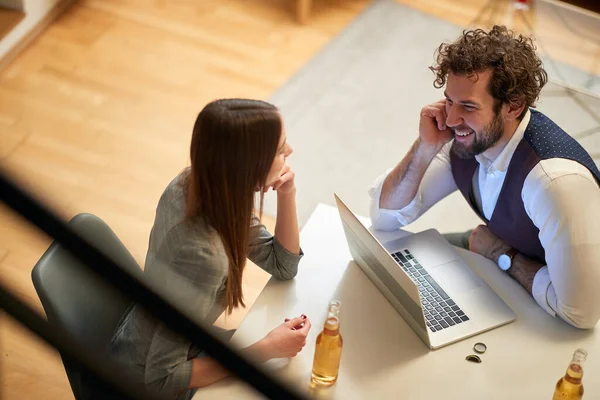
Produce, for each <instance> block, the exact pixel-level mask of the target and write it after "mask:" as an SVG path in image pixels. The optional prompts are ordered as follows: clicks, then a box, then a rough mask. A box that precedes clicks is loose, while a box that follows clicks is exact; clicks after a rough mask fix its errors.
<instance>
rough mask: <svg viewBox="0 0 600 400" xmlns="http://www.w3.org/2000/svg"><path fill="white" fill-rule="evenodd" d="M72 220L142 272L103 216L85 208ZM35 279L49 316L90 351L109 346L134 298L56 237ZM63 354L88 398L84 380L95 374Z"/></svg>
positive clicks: (79, 395)
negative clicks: (121, 290) (76, 257)
mask: <svg viewBox="0 0 600 400" xmlns="http://www.w3.org/2000/svg"><path fill="white" fill-rule="evenodd" d="M69 225H70V226H71V227H72V228H73V229H74V230H75V231H76V232H77V233H78V234H79V235H81V236H83V237H84V238H85V239H87V240H88V241H89V242H91V243H92V244H93V245H95V246H96V247H97V248H99V249H100V250H101V251H102V252H104V253H105V254H106V255H107V256H110V257H112V258H113V259H114V260H115V261H116V262H118V263H119V265H121V266H123V267H124V268H126V269H127V270H128V272H130V273H131V274H140V276H141V273H142V270H141V269H140V267H139V266H138V264H137V263H136V261H135V260H134V258H133V257H132V256H131V254H130V253H129V251H128V250H127V249H126V248H125V246H124V245H123V243H121V241H120V240H119V238H118V237H117V236H116V235H115V234H114V232H113V231H112V230H111V229H110V228H109V227H108V225H107V224H106V223H105V222H104V221H102V220H101V219H100V218H98V217H96V216H94V215H91V214H79V215H76V216H75V217H73V219H71V221H69ZM32 280H33V285H34V286H35V289H36V291H37V293H38V296H39V297H40V300H41V303H42V306H43V307H44V311H45V312H46V316H47V317H48V322H49V323H50V324H52V325H57V326H61V327H62V328H63V329H66V330H67V332H69V333H70V334H71V335H72V336H73V337H74V338H75V339H77V340H79V341H80V342H81V343H82V344H83V345H84V346H89V348H90V351H92V350H93V351H102V349H106V348H107V347H108V345H109V343H110V340H111V338H112V336H113V333H114V331H115V329H116V327H117V324H118V323H119V321H120V319H121V317H122V315H123V314H124V313H125V311H126V310H127V309H128V308H129V307H130V306H131V304H132V303H131V300H130V299H129V298H128V296H126V295H125V294H123V293H121V292H120V291H119V290H118V289H117V288H115V287H113V286H112V285H110V284H109V283H107V282H106V281H104V279H103V278H101V277H99V276H98V275H96V273H94V271H92V270H91V269H90V268H89V267H87V266H85V265H83V264H82V263H81V262H79V261H78V260H77V259H75V258H74V257H73V256H72V255H71V254H70V253H69V252H68V251H67V250H66V249H64V248H63V247H62V246H61V245H60V244H58V243H56V242H53V243H52V244H51V245H50V247H49V248H48V249H47V250H46V252H45V253H44V254H43V255H42V257H41V258H40V259H39V261H38V262H37V263H36V265H35V266H34V268H33V271H32ZM61 356H62V359H63V364H64V366H65V370H66V371H67V376H68V378H69V382H70V384H71V388H72V390H73V394H74V396H75V398H76V399H77V400H80V399H84V398H86V397H87V396H85V395H84V392H85V388H84V386H85V384H86V383H85V382H86V381H89V379H88V378H89V377H86V376H84V374H82V371H81V368H80V367H79V366H78V364H77V363H76V362H74V361H72V360H69V359H67V358H66V357H65V356H64V355H61Z"/></svg>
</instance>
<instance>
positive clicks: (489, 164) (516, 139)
mask: <svg viewBox="0 0 600 400" xmlns="http://www.w3.org/2000/svg"><path fill="white" fill-rule="evenodd" d="M530 117H531V111H529V109H527V112H526V113H525V116H524V117H523V119H522V120H521V122H520V123H519V126H517V130H516V131H515V133H514V135H513V136H512V137H511V138H510V140H509V141H508V143H507V144H506V146H504V148H503V149H502V151H501V152H500V154H498V157H496V159H495V160H490V159H489V158H487V157H485V156H484V155H483V154H478V155H476V156H475V159H476V160H477V162H478V163H479V164H481V165H482V166H483V167H484V168H486V169H488V170H496V171H502V172H506V170H507V169H508V165H509V164H510V160H511V159H512V156H513V154H514V152H515V150H516V149H517V146H518V145H519V143H520V142H521V140H522V139H523V136H524V135H525V129H527V125H529V119H530Z"/></svg>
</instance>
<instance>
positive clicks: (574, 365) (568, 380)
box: [552, 349, 587, 400]
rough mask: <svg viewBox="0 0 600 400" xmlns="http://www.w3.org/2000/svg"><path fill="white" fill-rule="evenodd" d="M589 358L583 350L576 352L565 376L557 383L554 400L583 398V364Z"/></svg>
mask: <svg viewBox="0 0 600 400" xmlns="http://www.w3.org/2000/svg"><path fill="white" fill-rule="evenodd" d="M586 358H587V352H586V351H585V350H582V349H577V350H575V353H573V359H572V360H571V363H570V364H569V367H568V368H567V372H566V373H565V376H563V377H562V378H560V379H559V380H558V382H557V383H556V389H555V390H554V396H553V397H552V400H581V398H582V397H583V383H581V379H582V378H583V366H582V364H583V362H584V361H585V359H586Z"/></svg>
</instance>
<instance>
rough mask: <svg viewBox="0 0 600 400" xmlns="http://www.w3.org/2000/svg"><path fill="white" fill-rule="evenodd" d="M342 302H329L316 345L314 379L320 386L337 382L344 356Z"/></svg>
mask: <svg viewBox="0 0 600 400" xmlns="http://www.w3.org/2000/svg"><path fill="white" fill-rule="evenodd" d="M340 305H341V304H340V302H339V301H337V300H333V301H331V302H330V303H329V308H328V310H327V318H326V319H325V325H324V327H323V330H322V331H321V333H319V336H317V343H316V346H315V359H314V361H313V369H312V381H313V382H314V383H315V384H316V385H318V386H331V385H333V384H334V383H335V381H336V380H337V377H338V372H339V369H340V358H341V356H342V344H343V341H342V335H341V334H340Z"/></svg>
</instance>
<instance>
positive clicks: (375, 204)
mask: <svg viewBox="0 0 600 400" xmlns="http://www.w3.org/2000/svg"><path fill="white" fill-rule="evenodd" d="M391 171H392V169H391V168H390V169H389V170H387V171H386V172H385V173H384V174H382V175H381V176H379V177H378V178H377V179H376V180H375V182H374V183H373V185H371V187H370V188H369V196H370V197H371V207H370V216H371V223H372V224H373V226H374V227H375V228H376V229H380V230H394V229H399V228H401V227H403V226H406V225H408V224H410V223H411V222H413V221H414V220H415V219H417V217H418V216H419V212H420V211H421V206H422V203H423V202H422V197H421V192H419V191H417V195H416V196H415V197H414V199H412V201H411V202H410V203H409V204H408V205H407V206H406V207H404V208H402V209H400V210H388V209H385V208H380V207H379V201H380V198H381V190H382V189H383V182H384V181H385V178H386V177H387V176H388V174H389V173H390V172H391Z"/></svg>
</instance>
